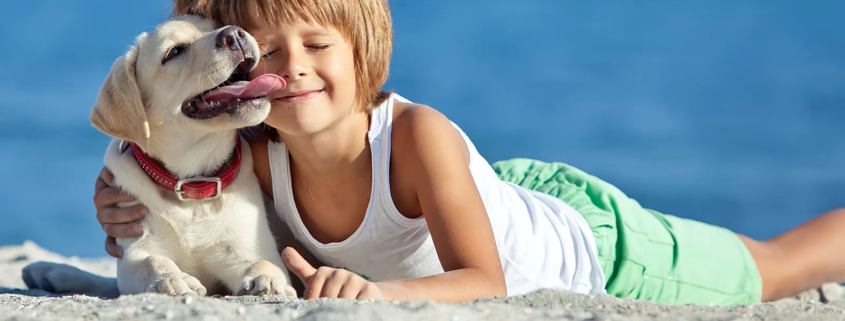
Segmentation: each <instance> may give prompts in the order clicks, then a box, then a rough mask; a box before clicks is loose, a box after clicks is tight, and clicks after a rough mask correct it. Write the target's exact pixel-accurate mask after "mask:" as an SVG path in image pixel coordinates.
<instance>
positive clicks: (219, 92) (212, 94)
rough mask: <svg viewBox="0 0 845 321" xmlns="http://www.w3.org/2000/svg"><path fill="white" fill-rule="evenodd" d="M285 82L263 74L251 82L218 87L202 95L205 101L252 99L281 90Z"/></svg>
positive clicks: (276, 77) (280, 78)
mask: <svg viewBox="0 0 845 321" xmlns="http://www.w3.org/2000/svg"><path fill="white" fill-rule="evenodd" d="M285 85H286V84H285V80H284V79H282V77H279V76H276V75H273V74H264V75H261V76H258V77H256V78H255V79H253V80H252V81H238V82H235V83H233V84H231V85H228V86H225V87H220V88H217V89H214V90H212V91H209V92H208V93H207V94H205V95H203V100H205V101H225V100H233V99H252V98H258V97H262V96H267V94H269V93H271V92H274V91H277V90H282V89H284V88H285Z"/></svg>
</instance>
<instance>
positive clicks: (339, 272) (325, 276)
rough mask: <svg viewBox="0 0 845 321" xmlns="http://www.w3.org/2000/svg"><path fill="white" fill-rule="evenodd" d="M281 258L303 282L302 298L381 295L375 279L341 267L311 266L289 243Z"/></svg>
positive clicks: (358, 298)
mask: <svg viewBox="0 0 845 321" xmlns="http://www.w3.org/2000/svg"><path fill="white" fill-rule="evenodd" d="M282 258H283V259H284V261H285V264H286V265H287V266H288V268H289V269H290V270H291V272H293V273H294V274H296V275H297V276H298V277H299V279H300V280H302V283H303V284H305V295H304V297H303V299H305V300H310V299H316V298H339V299H357V300H364V299H383V298H384V296H383V295H382V293H381V290H380V289H379V288H378V286H376V284H375V283H373V282H370V281H367V280H365V279H364V278H362V277H361V276H360V275H358V274H355V273H353V272H350V271H347V270H344V269H335V268H330V267H328V266H322V267H320V268H319V269H315V268H314V267H313V266H311V264H309V263H308V261H306V260H305V259H304V258H303V257H302V255H300V254H299V252H297V251H296V250H294V249H293V248H291V247H288V248H285V249H284V250H283V251H282Z"/></svg>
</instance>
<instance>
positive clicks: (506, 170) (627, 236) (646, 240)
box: [493, 159, 762, 306]
mask: <svg viewBox="0 0 845 321" xmlns="http://www.w3.org/2000/svg"><path fill="white" fill-rule="evenodd" d="M493 169H494V170H495V171H496V173H497V174H498V175H499V177H500V178H501V179H502V180H504V181H508V182H512V183H515V184H517V185H520V186H522V187H525V188H528V189H531V190H535V191H539V192H543V193H546V194H549V195H552V196H555V197H557V198H560V199H561V200H563V201H564V202H566V203H567V204H569V205H570V206H572V207H573V208H575V209H576V210H578V212H580V213H581V215H583V216H584V218H585V219H586V220H587V222H588V223H589V225H590V227H591V228H592V231H593V235H594V236H595V239H596V246H597V248H598V255H599V260H600V262H601V265H602V270H603V271H604V273H605V275H606V277H607V286H606V289H607V292H608V294H610V295H613V296H617V297H621V298H631V299H641V300H649V301H654V302H658V303H663V304H687V303H691V304H699V305H710V304H713V305H723V306H733V305H743V304H751V303H757V302H760V298H761V292H762V281H761V279H760V273H759V272H758V270H757V265H756V264H755V263H754V259H753V258H752V257H751V253H749V251H748V249H747V248H746V247H745V244H744V243H743V242H742V240H740V238H739V237H738V236H737V235H736V234H735V233H733V232H731V231H729V230H727V229H724V228H721V227H717V226H713V225H708V224H704V223H701V222H697V221H693V220H688V219H683V218H679V217H675V216H671V215H665V214H661V213H659V212H657V211H653V210H650V209H646V208H643V207H641V206H640V204H639V203H638V202H637V201H635V200H633V199H631V198H629V197H627V196H626V195H625V194H624V193H622V191H620V190H619V189H617V188H616V187H614V186H613V185H611V184H609V183H607V182H604V181H602V180H600V179H598V178H596V177H594V176H592V175H589V174H587V173H585V172H583V171H581V170H578V169H577V168H574V167H572V166H569V165H566V164H562V163H544V162H540V161H536V160H530V159H512V160H507V161H500V162H497V163H494V164H493Z"/></svg>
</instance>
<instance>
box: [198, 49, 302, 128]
mask: <svg viewBox="0 0 845 321" xmlns="http://www.w3.org/2000/svg"><path fill="white" fill-rule="evenodd" d="M251 66H253V64H252V63H250V62H249V61H248V60H244V61H242V62H241V63H240V64H238V66H237V67H236V68H235V71H234V72H232V75H231V76H229V79H226V81H224V82H222V83H220V84H219V85H217V86H216V87H214V88H211V89H209V90H206V91H204V92H202V93H200V94H199V95H196V96H195V97H193V98H191V99H190V100H188V101H187V102H185V103H184V104H182V113H184V114H185V115H186V116H188V117H190V118H194V119H211V118H214V117H217V116H220V115H222V114H224V113H228V112H231V111H234V110H235V109H237V108H238V107H239V106H240V105H241V104H242V103H244V102H247V101H251V100H255V99H262V98H266V97H267V95H268V94H270V93H271V92H274V91H277V90H282V89H284V88H285V81H284V80H283V79H282V78H281V77H279V76H276V75H273V74H264V75H261V76H258V77H256V78H255V79H253V80H251V81H248V80H247V78H248V76H249V72H250V67H251Z"/></svg>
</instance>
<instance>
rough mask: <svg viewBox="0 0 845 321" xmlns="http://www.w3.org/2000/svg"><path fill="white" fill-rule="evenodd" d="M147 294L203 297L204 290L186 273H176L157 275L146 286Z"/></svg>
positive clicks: (198, 282)
mask: <svg viewBox="0 0 845 321" xmlns="http://www.w3.org/2000/svg"><path fill="white" fill-rule="evenodd" d="M147 292H154V293H161V294H167V295H198V296H205V293H206V289H205V287H204V286H203V285H202V283H200V281H199V280H197V278H195V277H193V276H190V275H188V274H187V273H182V272H178V273H166V274H162V275H159V276H158V277H157V278H156V279H155V280H153V281H152V282H150V284H149V285H147Z"/></svg>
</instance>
